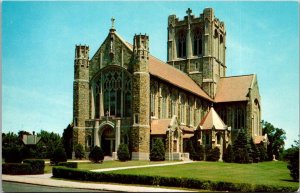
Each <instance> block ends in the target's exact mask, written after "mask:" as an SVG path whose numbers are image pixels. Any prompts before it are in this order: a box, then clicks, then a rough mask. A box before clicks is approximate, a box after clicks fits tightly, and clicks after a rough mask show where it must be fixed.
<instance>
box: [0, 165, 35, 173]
mask: <svg viewBox="0 0 300 193" xmlns="http://www.w3.org/2000/svg"><path fill="white" fill-rule="evenodd" d="M2 174H11V175H26V174H32V173H31V166H30V164H27V163H25V164H21V163H5V164H2Z"/></svg>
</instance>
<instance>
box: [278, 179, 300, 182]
mask: <svg viewBox="0 0 300 193" xmlns="http://www.w3.org/2000/svg"><path fill="white" fill-rule="evenodd" d="M280 180H281V181H285V182H297V183H299V182H298V181H295V180H291V179H280Z"/></svg>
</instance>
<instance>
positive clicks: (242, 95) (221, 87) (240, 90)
mask: <svg viewBox="0 0 300 193" xmlns="http://www.w3.org/2000/svg"><path fill="white" fill-rule="evenodd" d="M254 78H255V75H254V74H250V75H242V76H229V77H222V78H220V80H219V82H218V85H217V93H216V97H215V102H217V103H219V102H234V101H247V100H248V97H247V94H248V92H249V88H251V86H252V82H253V81H254Z"/></svg>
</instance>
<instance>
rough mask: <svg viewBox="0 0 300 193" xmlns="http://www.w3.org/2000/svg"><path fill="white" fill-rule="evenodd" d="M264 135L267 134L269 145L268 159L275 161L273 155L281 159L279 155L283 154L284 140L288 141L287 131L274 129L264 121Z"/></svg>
mask: <svg viewBox="0 0 300 193" xmlns="http://www.w3.org/2000/svg"><path fill="white" fill-rule="evenodd" d="M262 125H263V134H267V136H268V140H269V144H268V146H267V154H268V159H269V160H273V155H275V157H276V159H279V154H280V153H282V152H283V148H284V140H285V139H286V136H285V131H284V130H283V129H279V128H276V127H274V126H273V125H272V124H271V123H268V122H267V121H262Z"/></svg>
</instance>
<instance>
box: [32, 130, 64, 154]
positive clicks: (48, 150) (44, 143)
mask: <svg viewBox="0 0 300 193" xmlns="http://www.w3.org/2000/svg"><path fill="white" fill-rule="evenodd" d="M37 136H39V137H41V141H40V142H39V143H38V144H37V153H39V155H38V157H39V158H51V156H52V154H53V152H54V150H55V149H56V148H57V147H62V143H61V138H60V136H59V134H57V133H53V132H51V133H50V132H48V131H44V130H41V132H40V133H38V134H37Z"/></svg>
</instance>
